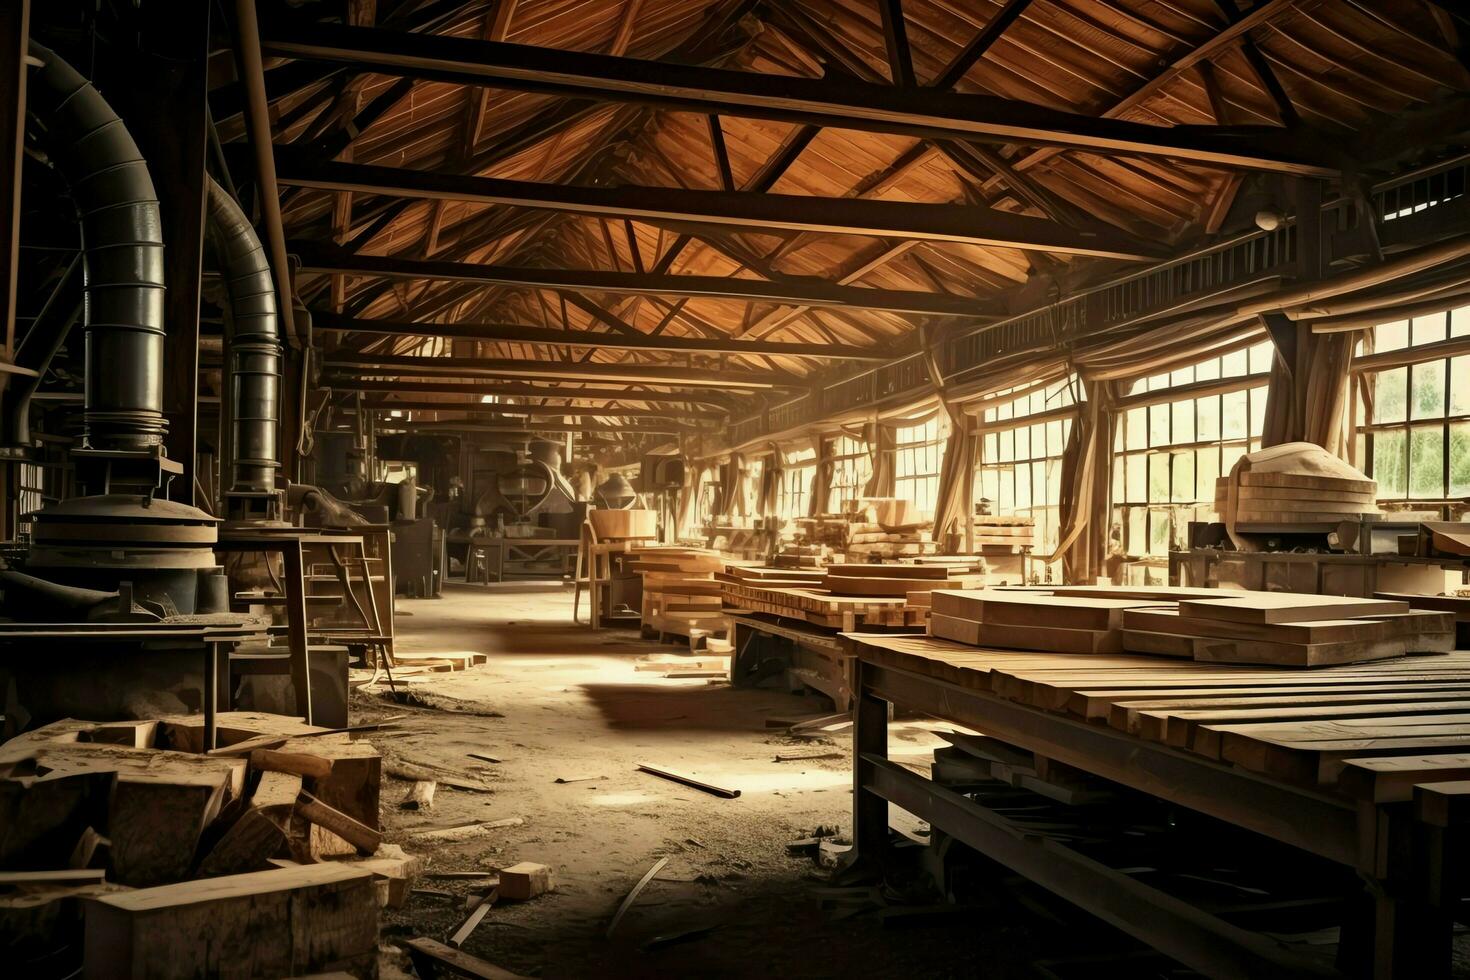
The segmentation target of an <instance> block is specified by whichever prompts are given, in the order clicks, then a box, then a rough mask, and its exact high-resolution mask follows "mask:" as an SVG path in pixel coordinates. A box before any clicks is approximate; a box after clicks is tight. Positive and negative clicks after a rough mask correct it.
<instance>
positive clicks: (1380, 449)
mask: <svg viewBox="0 0 1470 980" xmlns="http://www.w3.org/2000/svg"><path fill="white" fill-rule="evenodd" d="M1461 337H1470V306H1462V307H1460V308H1459V309H1456V310H1450V311H1447V312H1444V313H1435V314H1432V315H1430V316H1419V317H1414V319H1413V320H1412V321H1408V320H1397V321H1394V322H1393V323H1385V324H1382V325H1380V326H1378V327H1377V328H1375V329H1374V331H1373V354H1374V355H1375V358H1374V359H1375V362H1377V361H1379V360H1380V359H1385V360H1388V361H1390V362H1392V360H1393V358H1392V356H1389V357H1386V358H1384V357H1383V355H1392V354H1393V352H1402V353H1403V363H1400V364H1397V365H1394V364H1392V363H1389V364H1388V365H1386V366H1383V367H1382V368H1381V369H1379V370H1374V371H1370V372H1365V380H1366V381H1367V386H1366V387H1367V389H1368V392H1369V393H1370V397H1369V400H1368V402H1366V403H1365V402H1364V400H1363V398H1362V394H1363V392H1362V390H1361V388H1359V389H1358V398H1357V399H1356V415H1355V419H1356V421H1357V423H1358V426H1357V436H1358V445H1357V447H1356V450H1357V453H1356V456H1355V459H1358V460H1361V461H1362V465H1363V467H1364V469H1365V470H1366V471H1367V473H1368V475H1369V476H1371V477H1373V479H1374V480H1376V481H1378V497H1379V499H1380V500H1383V501H1385V502H1388V501H1415V502H1418V503H1429V502H1437V501H1444V500H1446V499H1449V498H1456V497H1459V498H1463V497H1467V496H1470V354H1460V355H1458V356H1453V357H1436V358H1434V359H1432V360H1420V358H1421V357H1422V355H1415V354H1414V349H1415V348H1419V347H1423V346H1424V345H1426V344H1436V343H1443V342H1445V341H1449V340H1455V339H1458V338H1461ZM1359 350H1360V353H1362V352H1363V351H1362V347H1361V345H1360V348H1359ZM1413 361H1418V363H1411V362H1413ZM1355 387H1356V386H1355Z"/></svg>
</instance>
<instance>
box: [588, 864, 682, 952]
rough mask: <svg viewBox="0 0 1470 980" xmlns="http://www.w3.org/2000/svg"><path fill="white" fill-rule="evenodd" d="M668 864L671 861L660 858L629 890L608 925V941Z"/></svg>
mask: <svg viewBox="0 0 1470 980" xmlns="http://www.w3.org/2000/svg"><path fill="white" fill-rule="evenodd" d="M668 863H669V859H668V858H667V857H661V858H659V859H658V861H657V862H655V863H654V865H653V867H651V868H649V869H648V870H647V871H646V872H644V874H643V877H642V878H639V879H638V883H637V884H636V885H634V886H633V887H632V889H631V890H629V892H628V894H627V897H625V898H624V899H623V901H622V903H621V904H619V905H618V910H617V911H616V912H614V913H613V917H612V921H611V922H609V923H608V924H607V932H606V933H605V934H604V935H606V937H607V938H608V939H611V938H612V936H613V933H614V932H617V929H618V924H619V923H621V922H622V921H623V916H625V915H627V914H628V909H630V908H632V907H633V903H634V902H636V901H638V896H639V895H641V894H643V889H645V888H647V887H648V883H649V882H650V881H652V880H653V879H654V878H657V877H658V873H659V872H660V871H662V870H663V869H664V865H666V864H668Z"/></svg>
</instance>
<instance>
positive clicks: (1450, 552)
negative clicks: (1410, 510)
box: [1399, 521, 1470, 558]
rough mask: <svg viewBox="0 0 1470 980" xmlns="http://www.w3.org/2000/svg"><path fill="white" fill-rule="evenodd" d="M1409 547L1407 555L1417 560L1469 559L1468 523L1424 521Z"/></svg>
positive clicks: (1469, 533)
mask: <svg viewBox="0 0 1470 980" xmlns="http://www.w3.org/2000/svg"><path fill="white" fill-rule="evenodd" d="M1399 540H1400V542H1403V540H1404V539H1403V538H1400V539H1399ZM1409 545H1410V550H1409V552H1408V553H1409V554H1411V555H1413V556H1415V557H1417V558H1470V522H1467V521H1425V522H1424V523H1423V524H1420V525H1419V530H1418V532H1417V533H1416V534H1414V535H1413V537H1411V538H1410V539H1409ZM1399 550H1400V552H1401V553H1402V552H1403V549H1402V548H1400V549H1399Z"/></svg>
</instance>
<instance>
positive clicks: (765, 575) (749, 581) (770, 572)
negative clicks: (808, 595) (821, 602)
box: [715, 565, 827, 605]
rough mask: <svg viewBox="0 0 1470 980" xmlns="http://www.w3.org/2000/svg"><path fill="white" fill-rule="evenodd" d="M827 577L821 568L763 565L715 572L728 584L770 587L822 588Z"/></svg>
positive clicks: (719, 578)
mask: <svg viewBox="0 0 1470 980" xmlns="http://www.w3.org/2000/svg"><path fill="white" fill-rule="evenodd" d="M826 577H827V573H826V572H825V571H824V570H823V569H820V568H770V567H768V566H763V565H729V566H727V567H726V568H725V570H724V571H723V572H716V573H715V580H716V581H718V582H721V583H723V584H726V585H752V586H759V587H770V588H780V587H784V586H791V587H795V588H820V587H821V585H822V580H823V579H825V578H826ZM727 605H728V603H727Z"/></svg>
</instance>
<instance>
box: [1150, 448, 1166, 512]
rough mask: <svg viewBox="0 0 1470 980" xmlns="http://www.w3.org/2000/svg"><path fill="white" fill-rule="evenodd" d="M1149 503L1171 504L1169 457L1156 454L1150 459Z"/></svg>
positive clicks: (1164, 454) (1163, 454)
mask: <svg viewBox="0 0 1470 980" xmlns="http://www.w3.org/2000/svg"><path fill="white" fill-rule="evenodd" d="M1148 502H1149V503H1151V504H1167V503H1168V502H1169V455H1168V454H1167V453H1154V454H1152V455H1150V456H1149V457H1148Z"/></svg>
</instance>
